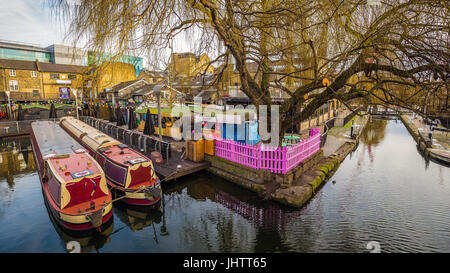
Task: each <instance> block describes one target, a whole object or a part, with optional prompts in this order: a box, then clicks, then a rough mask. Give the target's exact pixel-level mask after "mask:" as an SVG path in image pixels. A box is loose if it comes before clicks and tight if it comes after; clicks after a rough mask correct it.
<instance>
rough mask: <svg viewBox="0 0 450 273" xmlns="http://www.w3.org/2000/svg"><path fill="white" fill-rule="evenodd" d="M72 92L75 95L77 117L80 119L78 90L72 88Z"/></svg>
mask: <svg viewBox="0 0 450 273" xmlns="http://www.w3.org/2000/svg"><path fill="white" fill-rule="evenodd" d="M72 93H73V95H74V96H75V111H76V112H77V119H80V117H79V116H78V90H77V89H75V88H72Z"/></svg>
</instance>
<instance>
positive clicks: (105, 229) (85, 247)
mask: <svg viewBox="0 0 450 273" xmlns="http://www.w3.org/2000/svg"><path fill="white" fill-rule="evenodd" d="M45 206H46V209H47V213H48V216H49V218H50V221H51V223H52V225H53V227H54V228H55V231H56V232H57V233H58V235H59V237H60V238H61V245H62V248H63V249H66V250H68V251H69V250H70V249H67V243H69V242H78V243H79V244H80V252H81V253H88V252H99V250H100V249H101V248H102V247H103V246H104V245H105V244H107V243H109V242H111V237H110V236H111V234H112V232H113V229H114V224H113V221H112V220H109V221H108V222H107V223H106V224H105V225H103V226H102V230H101V231H100V232H97V231H71V230H68V229H66V228H64V227H62V226H61V225H60V224H59V223H58V222H57V221H56V219H55V218H54V216H53V214H52V213H51V211H50V210H49V208H48V205H47V203H45Z"/></svg>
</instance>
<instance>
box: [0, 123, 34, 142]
mask: <svg viewBox="0 0 450 273" xmlns="http://www.w3.org/2000/svg"><path fill="white" fill-rule="evenodd" d="M31 122H33V120H24V121H2V122H0V138H4V137H15V136H23V135H29V134H30V128H31V126H30V124H31Z"/></svg>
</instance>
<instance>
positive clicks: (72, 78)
mask: <svg viewBox="0 0 450 273" xmlns="http://www.w3.org/2000/svg"><path fill="white" fill-rule="evenodd" d="M69 79H70V80H76V79H77V75H74V74H69Z"/></svg>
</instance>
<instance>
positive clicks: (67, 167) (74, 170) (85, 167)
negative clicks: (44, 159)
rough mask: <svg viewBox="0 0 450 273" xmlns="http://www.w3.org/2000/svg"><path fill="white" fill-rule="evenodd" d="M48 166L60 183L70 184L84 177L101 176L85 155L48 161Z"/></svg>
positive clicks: (92, 160)
mask: <svg viewBox="0 0 450 273" xmlns="http://www.w3.org/2000/svg"><path fill="white" fill-rule="evenodd" d="M48 162H49V165H51V167H52V169H53V174H56V175H57V177H58V180H59V181H61V182H72V181H74V180H76V179H78V178H81V177H84V176H91V175H98V174H102V170H101V169H100V168H99V166H98V164H96V162H95V161H94V159H93V158H91V157H90V156H89V154H87V153H76V154H71V155H68V156H66V157H54V158H51V159H49V161H48Z"/></svg>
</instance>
